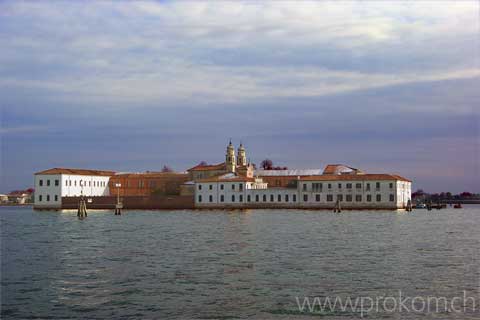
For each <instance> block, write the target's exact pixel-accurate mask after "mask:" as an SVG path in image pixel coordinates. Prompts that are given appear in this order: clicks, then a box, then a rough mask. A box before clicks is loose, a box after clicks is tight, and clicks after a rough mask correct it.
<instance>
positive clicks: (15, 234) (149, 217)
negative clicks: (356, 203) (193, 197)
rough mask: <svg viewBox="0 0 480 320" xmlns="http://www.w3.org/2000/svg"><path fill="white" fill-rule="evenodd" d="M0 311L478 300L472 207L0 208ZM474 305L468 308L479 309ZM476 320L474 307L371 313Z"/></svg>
mask: <svg viewBox="0 0 480 320" xmlns="http://www.w3.org/2000/svg"><path fill="white" fill-rule="evenodd" d="M0 218H1V267H2V269H1V280H2V292H1V302H2V306H1V312H2V319H30V318H49V319H104V318H115V319H130V318H135V319H138V318H141V319H159V318H161V319H170V318H172V319H174V318H182V319H189V318H202V319H229V318H259V319H270V318H272V319H291V318H298V319H308V318H310V317H311V318H313V319H319V315H320V316H322V319H330V318H331V319H344V318H345V319H351V318H359V317H360V316H361V315H362V314H359V313H358V312H348V311H342V310H338V308H337V310H333V311H329V312H323V313H320V314H319V313H318V311H315V310H313V312H312V313H310V312H306V311H305V312H303V313H302V312H300V311H299V309H298V306H297V302H296V297H299V298H300V301H303V297H306V296H307V297H323V298H325V297H336V296H340V297H351V298H352V299H354V298H355V297H364V296H371V297H377V296H388V295H392V296H395V295H398V292H399V290H401V291H402V292H403V294H405V295H410V296H423V297H427V296H440V297H448V298H453V297H454V296H461V295H462V293H463V291H466V292H467V293H468V295H469V296H472V297H475V299H477V307H479V306H478V304H479V302H480V299H479V279H480V278H479V257H480V256H479V251H480V235H479V232H478V231H479V229H480V206H479V207H475V206H471V207H467V208H464V209H461V210H454V209H446V210H440V211H436V210H434V211H431V212H428V211H426V210H416V211H414V212H413V213H411V214H408V213H405V212H392V211H377V212H366V211H361V212H354V211H352V212H348V211H345V212H344V213H342V214H340V215H338V214H333V213H331V212H327V211H303V210H271V211H269V210H251V211H248V212H242V211H127V212H125V213H124V214H123V215H122V216H114V215H113V212H107V211H90V212H89V216H88V218H87V219H85V220H83V221H80V220H78V219H77V217H76V214H75V213H74V212H73V211H69V212H62V213H59V212H33V211H32V210H31V209H30V208H6V207H4V208H0ZM477 309H478V308H477ZM367 316H368V317H369V318H371V319H372V318H373V319H375V318H377V317H380V316H381V317H382V318H385V319H404V318H417V317H420V318H424V319H425V318H426V319H429V318H432V319H433V318H438V317H440V318H442V319H468V318H471V319H479V318H480V313H479V312H478V311H476V312H473V311H471V310H470V311H469V310H464V311H462V312H460V313H459V312H442V313H440V314H437V313H425V312H423V314H421V313H414V312H402V313H399V312H397V311H395V312H386V311H383V312H381V313H374V312H373V311H372V312H369V313H368V314H367Z"/></svg>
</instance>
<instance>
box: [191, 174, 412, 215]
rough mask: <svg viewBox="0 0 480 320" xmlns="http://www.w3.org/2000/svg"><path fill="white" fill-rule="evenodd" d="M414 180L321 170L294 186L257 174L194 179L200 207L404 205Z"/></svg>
mask: <svg viewBox="0 0 480 320" xmlns="http://www.w3.org/2000/svg"><path fill="white" fill-rule="evenodd" d="M410 199H411V181H410V180H408V179H405V178H403V177H400V176H397V175H391V174H364V173H361V174H322V175H312V176H306V177H298V178H297V179H296V183H294V184H293V187H290V188H285V187H273V188H269V187H268V185H267V183H264V182H263V181H262V180H261V179H258V178H249V177H242V176H238V175H235V174H233V173H229V174H225V175H221V176H218V177H212V178H208V179H202V180H199V181H197V182H196V183H195V207H197V208H221V207H226V208H271V207H277V208H280V207H285V208H288V207H295V208H319V209H321V208H323V209H327V208H333V207H334V206H335V204H336V202H337V200H338V201H339V202H340V204H341V207H342V208H352V209H353V208H355V209H402V208H406V206H407V203H408V201H409V200H410Z"/></svg>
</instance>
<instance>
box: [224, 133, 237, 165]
mask: <svg viewBox="0 0 480 320" xmlns="http://www.w3.org/2000/svg"><path fill="white" fill-rule="evenodd" d="M225 167H226V169H227V172H235V149H234V148H233V145H232V140H230V143H229V144H228V146H227V154H226V155H225Z"/></svg>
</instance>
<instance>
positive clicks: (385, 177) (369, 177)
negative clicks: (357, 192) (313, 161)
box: [300, 174, 412, 182]
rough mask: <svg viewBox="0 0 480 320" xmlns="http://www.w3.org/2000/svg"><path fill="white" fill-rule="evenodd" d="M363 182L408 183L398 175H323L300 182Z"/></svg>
mask: <svg viewBox="0 0 480 320" xmlns="http://www.w3.org/2000/svg"><path fill="white" fill-rule="evenodd" d="M362 180H400V181H408V182H412V181H411V180H408V179H407V178H404V177H402V176H399V175H396V174H344V175H338V174H323V175H319V176H308V177H301V178H300V181H362Z"/></svg>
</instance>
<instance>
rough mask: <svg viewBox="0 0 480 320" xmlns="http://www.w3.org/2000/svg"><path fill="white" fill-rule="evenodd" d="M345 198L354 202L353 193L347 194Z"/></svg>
mask: <svg viewBox="0 0 480 320" xmlns="http://www.w3.org/2000/svg"><path fill="white" fill-rule="evenodd" d="M345 198H346V200H347V202H352V195H351V194H347V195H346V196H345Z"/></svg>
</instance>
